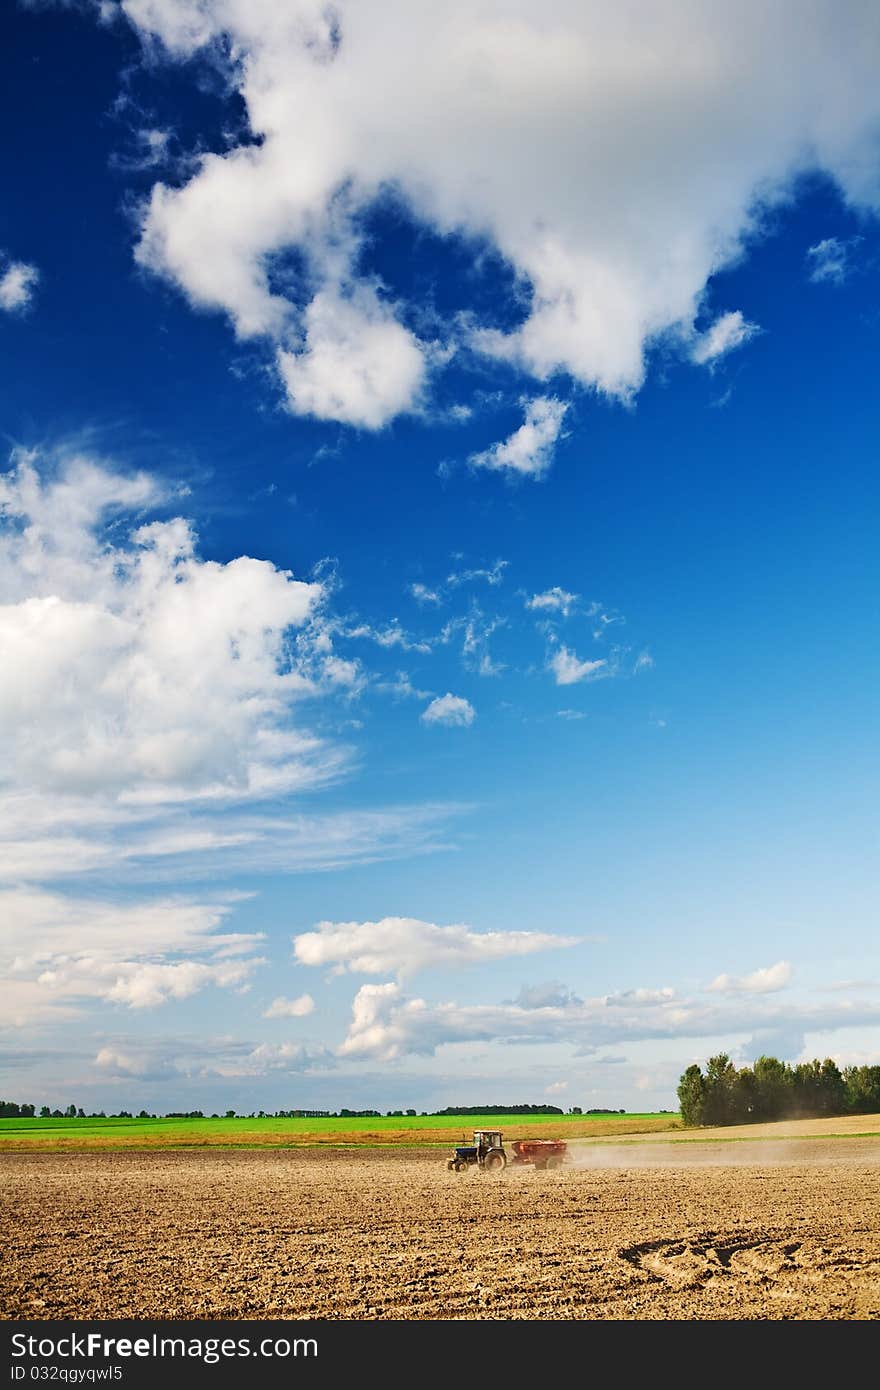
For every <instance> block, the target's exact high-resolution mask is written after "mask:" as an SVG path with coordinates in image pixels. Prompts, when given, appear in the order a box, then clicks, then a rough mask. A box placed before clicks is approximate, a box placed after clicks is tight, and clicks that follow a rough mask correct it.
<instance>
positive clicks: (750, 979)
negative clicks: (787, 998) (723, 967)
mask: <svg viewBox="0 0 880 1390" xmlns="http://www.w3.org/2000/svg"><path fill="white" fill-rule="evenodd" d="M792 973H793V972H792V968H791V966H790V965H789V963H788V961H787V960H779V961H777V962H776V964H775V965H767V966H764V968H763V969H761V970H753V971H752V973H751V974H750V975H717V976H716V977H715V979H714V980H713V981H712V983H711V984H710V985H707V986H706V988H707V990H711V991H713V992H714V993H716V994H772V993H774V992H775V991H776V990H778V989H784V988H785V986H786V985H787V984H789V983H790V982H791V977H792Z"/></svg>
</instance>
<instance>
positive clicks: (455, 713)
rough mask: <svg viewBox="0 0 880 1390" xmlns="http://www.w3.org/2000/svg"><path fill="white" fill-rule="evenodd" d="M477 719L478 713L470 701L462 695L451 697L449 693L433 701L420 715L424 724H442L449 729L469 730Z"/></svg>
mask: <svg viewBox="0 0 880 1390" xmlns="http://www.w3.org/2000/svg"><path fill="white" fill-rule="evenodd" d="M476 717H477V712H476V710H475V709H474V707H473V705H472V704H471V702H470V700H466V699H464V697H463V696H461V695H451V694H450V693H449V691H447V692H446V694H445V695H438V696H437V697H436V698H435V699H433V700H432V701H431V703H430V704H429V705H428V706H426V708H425V709H423V710H422V713H421V715H420V718H421V720H422V723H423V724H442V725H445V726H446V727H447V728H455V727H458V728H467V727H468V725H470V724H473V722H474V720H475V719H476Z"/></svg>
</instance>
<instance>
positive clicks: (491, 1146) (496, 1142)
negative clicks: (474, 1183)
mask: <svg viewBox="0 0 880 1390" xmlns="http://www.w3.org/2000/svg"><path fill="white" fill-rule="evenodd" d="M475 1165H476V1167H478V1168H488V1169H489V1170H490V1171H495V1172H499V1171H500V1170H501V1169H502V1168H506V1167H507V1154H506V1153H505V1152H504V1144H503V1135H502V1133H501V1130H500V1129H475V1130H474V1142H473V1144H460V1145H458V1146H457V1148H456V1150H455V1153H454V1154H453V1155H452V1157H451V1158H450V1159H447V1162H446V1167H447V1170H448V1171H449V1172H450V1173H464V1172H465V1171H466V1170H467V1169H468V1168H473V1167H474V1166H475Z"/></svg>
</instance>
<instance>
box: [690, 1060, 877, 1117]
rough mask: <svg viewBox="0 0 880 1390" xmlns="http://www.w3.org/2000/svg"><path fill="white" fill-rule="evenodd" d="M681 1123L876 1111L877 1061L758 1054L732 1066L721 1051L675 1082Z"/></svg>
mask: <svg viewBox="0 0 880 1390" xmlns="http://www.w3.org/2000/svg"><path fill="white" fill-rule="evenodd" d="M678 1100H679V1106H680V1109H681V1118H682V1121H683V1123H684V1124H686V1125H738V1124H750V1123H758V1122H760V1121H762V1120H800V1119H803V1120H807V1119H817V1118H819V1117H821V1116H831V1115H859V1114H871V1113H874V1112H877V1111H880V1066H862V1067H844V1069H843V1071H841V1070H840V1068H839V1067H838V1065H837V1063H836V1062H833V1061H832V1060H831V1058H830V1057H826V1058H825V1060H824V1062H820V1061H819V1060H818V1059H815V1060H814V1061H812V1062H798V1063H797V1065H796V1066H790V1065H789V1063H788V1062H780V1061H779V1059H778V1058H777V1057H759V1058H758V1060H757V1061H756V1062H754V1063H753V1065H752V1066H750V1067H736V1066H735V1065H734V1064H733V1062H732V1061H731V1060H730V1058H729V1057H728V1055H727V1053H726V1052H721V1053H719V1054H718V1056H717V1057H710V1058H709V1060H708V1062H707V1063H706V1070H705V1072H704V1071H703V1069H702V1068H701V1067H698V1066H697V1065H696V1064H695V1065H694V1066H691V1067H688V1069H687V1071H685V1072H684V1073H683V1074H682V1077H681V1080H680V1081H679V1083H678Z"/></svg>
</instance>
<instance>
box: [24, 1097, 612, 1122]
mask: <svg viewBox="0 0 880 1390" xmlns="http://www.w3.org/2000/svg"><path fill="white" fill-rule="evenodd" d="M417 1113H421V1115H422V1118H425V1117H426V1116H429V1115H436V1116H440V1115H449V1116H455V1115H563V1114H565V1111H563V1110H560V1108H559V1106H558V1105H449V1106H447V1107H446V1109H445V1110H422V1111H421V1112H417V1111H415V1110H388V1111H386V1115H387V1116H388V1117H394V1116H400V1117H403V1116H408V1117H410V1118H412V1117H414V1116H415V1115H416V1114H417ZM584 1113H586V1114H587V1115H617V1114H621V1115H625V1114H626V1111H625V1110H621V1111H617V1110H606V1109H604V1108H602V1109H599V1110H587V1111H586V1112H584V1111H582V1110H581V1107H580V1106H579V1105H573V1106H572V1107H571V1109H570V1110H569V1111H568V1114H569V1115H582V1114H584ZM36 1114H37V1109H36V1106H34V1105H25V1104H21V1103H19V1102H18V1101H15V1100H0V1119H4V1120H17V1119H33V1117H34V1116H35V1115H36ZM381 1114H382V1111H381V1110H346V1109H345V1108H344V1107H343V1108H342V1109H341V1110H275V1111H266V1110H251V1111H250V1112H248V1113H247V1114H244V1115H239V1114H238V1113H237V1112H236V1111H235V1110H225V1111H224V1112H223V1114H222V1115H218V1114H216V1113H215V1114H213V1115H206V1114H205V1113H204V1111H202V1110H168V1111H166V1112H165V1115H164V1116H160V1115H152V1114H150V1112H149V1111H148V1110H139V1111H138V1113H137V1114H136V1115H135V1114H134V1113H133V1112H132V1111H131V1110H114V1111H113V1112H112V1114H110V1115H108V1114H106V1112H105V1111H103V1110H92V1111H89V1113H88V1114H87V1113H86V1111H85V1110H83V1108H82V1106H81V1105H68V1106H67V1108H66V1109H65V1110H57V1109H56V1110H50V1109H49V1106H48V1105H43V1106H41V1107H40V1111H39V1115H40V1119H43V1120H49V1119H52V1120H157V1119H162V1118H164V1119H166V1120H206V1119H210V1120H220V1119H225V1120H235V1119H242V1120H243V1119H249V1120H301V1119H307V1120H314V1119H331V1120H337V1119H338V1120H353V1119H358V1120H360V1119H374V1118H375V1119H378V1118H379V1117H380V1116H381Z"/></svg>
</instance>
